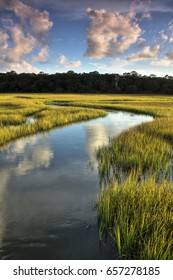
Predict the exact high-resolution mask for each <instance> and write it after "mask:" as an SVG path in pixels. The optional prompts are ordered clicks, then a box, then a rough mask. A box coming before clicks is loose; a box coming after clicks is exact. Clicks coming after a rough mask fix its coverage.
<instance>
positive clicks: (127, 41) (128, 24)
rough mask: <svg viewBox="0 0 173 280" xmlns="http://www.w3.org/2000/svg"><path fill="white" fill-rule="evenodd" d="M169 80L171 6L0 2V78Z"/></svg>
mask: <svg viewBox="0 0 173 280" xmlns="http://www.w3.org/2000/svg"><path fill="white" fill-rule="evenodd" d="M12 70H14V71H16V72H17V73H23V72H26V73H39V72H40V71H42V72H45V73H48V74H54V73H62V72H67V71H69V70H73V71H75V72H76V73H83V72H86V73H88V72H92V71H99V72H100V73H118V74H123V73H127V72H131V71H137V72H138V73H139V74H142V75H150V74H155V75H157V76H165V75H170V76H173V1H172V0H164V1H163V0H162V1H161V0H160V1H158V0H146V1H145V0H143V1H142V0H136V1H131V0H49V1H48V0H0V72H9V71H12Z"/></svg>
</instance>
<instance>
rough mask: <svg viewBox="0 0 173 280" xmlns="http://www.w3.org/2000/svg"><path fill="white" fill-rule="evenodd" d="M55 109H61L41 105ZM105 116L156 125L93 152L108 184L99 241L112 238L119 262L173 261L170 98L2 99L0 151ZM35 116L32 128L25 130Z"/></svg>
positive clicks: (29, 96) (124, 135) (50, 96)
mask: <svg viewBox="0 0 173 280" xmlns="http://www.w3.org/2000/svg"><path fill="white" fill-rule="evenodd" d="M53 103H57V104H59V105H61V106H58V107H50V106H47V105H46V104H53ZM64 106H65V107H64ZM96 109H102V110H96ZM105 110H111V111H114V110H121V111H128V112H131V113H140V114H145V115H151V116H153V117H154V120H153V121H152V122H149V123H144V124H142V125H139V126H137V127H135V128H132V129H129V130H127V131H125V132H123V133H122V134H120V135H119V136H118V137H117V138H116V139H113V140H112V141H110V144H109V145H108V146H106V147H102V148H100V149H99V151H98V160H99V174H100V178H101V179H102V183H103V182H104V183H105V184H106V188H104V189H103V191H102V193H101V195H100V199H99V204H98V216H99V224H100V236H103V235H104V234H105V233H108V234H109V235H110V236H111V238H113V240H114V244H115V247H116V248H117V249H118V251H119V256H120V258H127V259H172V258H173V183H172V181H173V97H171V96H137V95H135V96H133V95H131V96H130V95H129V96H127V95H126V96H123V95H113V94H112V95H108V94H107V95H88V94H83V95H82V94H81V95H80V94H78V95H75V94H58V95H55V94H54V95H53V94H21V95H19V94H17V95H14V94H13V95H6V94H4V95H0V145H2V144H5V143H7V142H8V141H11V140H13V139H16V138H18V137H21V136H25V135H30V134H34V133H37V132H41V131H46V130H49V129H52V128H54V127H57V126H61V125H66V124H69V123H73V122H78V121H83V120H88V119H92V118H96V117H99V116H105V115H106V111H105ZM32 115H33V116H34V118H35V122H34V123H33V124H26V119H27V117H28V116H32ZM132 174H135V175H132Z"/></svg>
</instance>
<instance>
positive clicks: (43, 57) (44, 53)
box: [32, 46, 49, 63]
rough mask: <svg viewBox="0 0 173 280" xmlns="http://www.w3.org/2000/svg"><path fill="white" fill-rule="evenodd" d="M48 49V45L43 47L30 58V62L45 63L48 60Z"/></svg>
mask: <svg viewBox="0 0 173 280" xmlns="http://www.w3.org/2000/svg"><path fill="white" fill-rule="evenodd" d="M48 55H49V50H48V47H47V46H45V47H43V48H42V49H41V50H40V52H39V53H38V55H37V56H34V57H33V58H32V62H39V63H47V61H48Z"/></svg>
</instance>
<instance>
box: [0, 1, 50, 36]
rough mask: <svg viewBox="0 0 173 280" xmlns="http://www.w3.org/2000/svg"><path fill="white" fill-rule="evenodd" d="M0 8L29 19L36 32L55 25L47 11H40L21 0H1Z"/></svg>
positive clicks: (45, 30) (46, 30)
mask: <svg viewBox="0 0 173 280" xmlns="http://www.w3.org/2000/svg"><path fill="white" fill-rule="evenodd" d="M1 1H2V2H1V4H0V8H1V9H6V10H9V11H12V12H13V13H14V14H15V15H16V16H17V17H18V18H20V19H21V21H22V22H23V21H26V20H28V21H29V24H30V26H31V28H32V30H33V31H34V32H36V33H42V34H43V33H45V32H48V31H49V29H50V28H51V27H52V26H53V22H52V21H50V20H49V13H48V12H47V11H43V12H40V11H38V10H37V9H33V8H32V7H30V6H28V5H26V4H24V3H22V2H21V1H19V0H10V1H6V0H1Z"/></svg>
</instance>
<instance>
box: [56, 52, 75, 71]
mask: <svg viewBox="0 0 173 280" xmlns="http://www.w3.org/2000/svg"><path fill="white" fill-rule="evenodd" d="M58 63H59V64H60V65H63V66H65V67H67V68H78V67H80V66H81V61H80V60H77V61H72V62H69V61H68V59H67V58H66V56H65V55H61V56H60V57H59V58H58Z"/></svg>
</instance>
